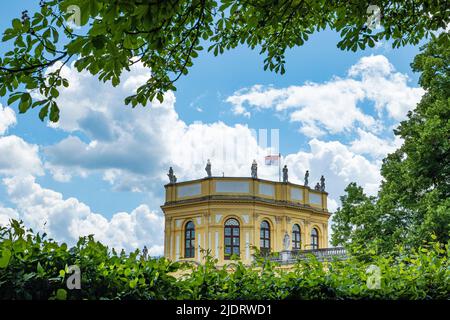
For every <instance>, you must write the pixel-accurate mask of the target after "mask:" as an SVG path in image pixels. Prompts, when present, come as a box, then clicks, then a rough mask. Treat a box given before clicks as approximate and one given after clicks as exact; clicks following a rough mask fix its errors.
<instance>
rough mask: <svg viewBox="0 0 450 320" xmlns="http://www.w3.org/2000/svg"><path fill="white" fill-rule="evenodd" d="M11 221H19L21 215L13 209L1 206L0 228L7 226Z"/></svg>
mask: <svg viewBox="0 0 450 320" xmlns="http://www.w3.org/2000/svg"><path fill="white" fill-rule="evenodd" d="M11 219H16V220H17V219H19V213H18V212H17V211H16V210H14V209H12V208H5V207H2V206H0V226H6V225H8V224H9V221H10V220H11Z"/></svg>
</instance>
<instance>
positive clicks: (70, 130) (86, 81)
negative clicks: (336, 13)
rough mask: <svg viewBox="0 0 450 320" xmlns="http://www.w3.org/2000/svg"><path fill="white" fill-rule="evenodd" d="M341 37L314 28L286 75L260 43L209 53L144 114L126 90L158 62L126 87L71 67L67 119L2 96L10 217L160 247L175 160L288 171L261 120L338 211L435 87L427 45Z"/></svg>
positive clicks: (23, 5) (235, 170) (230, 169)
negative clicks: (416, 63) (421, 65)
mask: <svg viewBox="0 0 450 320" xmlns="http://www.w3.org/2000/svg"><path fill="white" fill-rule="evenodd" d="M36 2H38V1H36ZM24 9H28V10H29V11H30V12H32V11H33V8H32V7H30V1H27V0H22V1H14V2H9V3H8V4H4V5H3V7H2V13H1V20H0V30H2V31H3V30H5V29H6V28H7V27H8V26H9V24H10V21H11V19H12V18H14V17H18V16H20V14H21V11H22V10H24ZM338 41H339V37H338V34H336V33H334V32H332V31H323V32H320V33H316V34H314V35H312V36H311V37H310V39H309V41H308V42H307V43H306V44H305V45H303V46H302V47H300V48H295V49H292V50H289V51H288V52H287V56H286V61H287V64H286V73H285V74H284V75H282V76H281V75H279V74H275V73H272V72H269V71H263V59H264V57H263V56H260V55H259V54H258V51H256V50H255V51H252V50H250V49H248V48H245V47H239V48H237V49H235V50H233V51H230V52H225V53H224V54H223V55H221V56H218V57H214V56H213V55H212V53H207V52H203V53H201V54H200V55H199V57H198V58H197V59H196V60H195V63H194V66H193V67H192V68H191V70H190V72H189V74H188V75H187V76H185V77H182V78H181V79H180V80H179V81H178V82H177V83H176V86H177V91H176V92H174V93H168V94H167V95H166V100H165V101H164V103H163V104H162V105H160V104H158V103H156V104H153V105H152V106H151V107H148V108H138V109H135V110H132V109H131V108H130V107H127V106H124V104H123V99H124V98H125V97H126V96H127V95H129V94H132V92H133V90H134V89H135V88H136V83H138V82H139V80H140V79H142V77H145V76H146V75H148V70H145V69H144V68H142V67H140V66H138V67H137V68H135V69H133V71H132V72H131V73H130V74H126V75H124V76H123V78H122V83H121V85H120V86H119V88H115V89H114V88H112V87H111V86H109V85H102V84H100V83H98V81H97V80H96V79H95V78H93V77H92V76H89V75H87V74H84V75H80V74H78V73H77V72H75V71H74V70H73V69H71V68H70V66H69V67H68V68H67V69H66V75H67V76H68V78H69V80H71V87H69V90H67V92H62V94H61V99H60V107H61V123H60V124H59V127H57V128H54V127H51V126H49V125H48V124H47V123H42V122H41V121H40V120H39V119H38V117H37V114H36V112H28V113H27V114H25V115H22V114H18V113H17V110H16V107H15V106H14V107H11V108H12V110H13V111H14V112H13V115H11V112H12V110H11V109H9V108H8V107H7V103H6V101H7V98H5V97H4V98H1V99H0V103H1V105H2V107H1V109H0V151H1V152H2V154H0V178H2V179H3V180H2V183H0V223H2V221H6V219H7V218H8V217H12V216H13V217H19V218H21V219H24V221H25V222H26V223H28V224H29V225H31V226H33V227H34V228H35V229H38V230H39V229H45V230H46V231H47V232H49V233H50V234H51V235H52V236H54V237H55V238H58V239H61V240H63V241H68V242H71V241H73V240H74V239H75V238H76V236H78V235H80V234H87V233H96V235H98V238H99V239H100V240H104V241H105V242H107V243H108V244H110V245H112V246H117V247H125V248H126V249H132V248H135V247H142V246H143V245H144V244H146V245H147V246H148V247H151V248H152V249H151V253H154V254H159V253H161V249H162V246H161V245H162V221H163V220H162V213H161V210H160V209H159V206H160V205H161V204H162V203H161V202H162V199H163V190H164V188H163V185H164V184H165V183H166V177H165V172H166V170H167V168H168V166H169V165H173V166H174V168H175V171H176V172H175V173H176V174H177V175H178V177H179V180H186V179H191V178H200V177H203V176H204V170H203V168H204V160H205V159H206V158H211V161H212V163H213V173H214V174H217V175H221V174H222V172H225V175H231V176H234V175H250V169H249V168H250V164H251V160H252V159H253V158H256V159H258V162H259V163H260V172H261V176H262V177H265V178H268V179H277V173H276V169H275V168H270V167H269V168H266V167H264V165H263V163H262V159H263V155H264V154H265V153H267V152H268V151H267V150H264V149H262V148H260V147H258V146H257V145H256V146H255V141H253V140H252V135H251V132H250V129H256V130H258V129H268V130H269V131H270V129H278V130H279V137H280V152H281V154H282V155H283V163H285V164H287V165H288V167H289V169H290V177H291V180H292V181H294V182H301V181H302V179H303V174H304V171H305V170H306V169H309V170H310V172H311V181H312V183H315V181H316V180H317V179H318V177H320V175H321V174H325V177H326V178H327V190H328V191H329V192H330V196H329V197H330V209H335V208H336V207H337V206H338V205H339V201H338V199H339V196H340V195H342V194H343V189H344V188H345V186H346V185H347V184H348V183H349V182H350V181H356V182H358V183H360V184H361V185H363V186H364V187H365V189H366V190H367V191H368V192H369V193H372V194H374V193H375V192H376V190H377V186H378V184H379V181H380V179H381V177H380V176H379V173H378V169H379V166H380V163H381V159H382V158H383V157H384V156H385V155H386V153H387V152H390V151H392V150H394V149H395V148H396V147H397V146H399V144H400V143H401V141H400V140H398V139H395V138H394V136H393V134H392V128H393V126H395V125H396V124H398V122H399V121H401V120H402V119H404V117H405V115H406V112H407V111H408V110H410V109H412V108H413V107H414V105H415V103H417V101H418V100H419V99H420V96H421V95H422V94H423V91H422V90H421V89H420V88H418V85H417V79H418V75H417V74H414V73H412V71H411V69H410V63H411V61H412V59H413V57H414V56H415V55H416V54H417V53H418V51H419V47H418V46H408V47H404V48H400V49H391V48H390V46H389V44H386V43H379V44H378V45H377V47H376V48H374V49H368V50H365V51H358V52H356V53H353V52H347V51H341V50H339V49H337V48H336V44H337V42H338ZM7 49H8V48H7V47H2V48H0V54H3V53H4V52H5V51H6V50H7ZM76 83H78V85H75V84H76ZM2 117H3V119H2ZM7 117H9V118H7ZM11 117H13V118H14V120H11ZM7 119H10V120H9V122H8V121H7ZM2 123H3V133H2ZM217 139H225V140H227V141H233V143H235V144H236V146H237V148H238V149H239V148H240V147H241V144H245V145H246V146H249V145H250V146H252V147H251V148H250V150H253V152H254V153H253V154H245V155H243V154H241V153H239V152H238V154H236V155H233V156H235V157H237V158H236V159H235V161H233V163H230V160H226V159H223V156H221V155H220V154H218V153H217V150H215V145H216V141H217ZM2 140H3V141H2ZM2 148H3V149H2ZM252 148H253V149H252ZM183 152H184V153H183ZM16 157H17V158H16ZM19 158H20V159H19ZM2 166H3V167H2ZM2 217H3V218H2ZM2 219H3V220H2ZM44 221H45V222H47V223H46V224H45V226H44ZM144 227H145V228H144Z"/></svg>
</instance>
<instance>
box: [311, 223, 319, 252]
mask: <svg viewBox="0 0 450 320" xmlns="http://www.w3.org/2000/svg"><path fill="white" fill-rule="evenodd" d="M311 249H313V250H315V249H319V233H318V232H317V229H316V228H313V229H312V230H311Z"/></svg>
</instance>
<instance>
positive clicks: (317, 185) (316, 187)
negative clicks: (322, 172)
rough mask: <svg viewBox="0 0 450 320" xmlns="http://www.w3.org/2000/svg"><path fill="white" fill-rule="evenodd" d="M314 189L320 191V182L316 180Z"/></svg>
mask: <svg viewBox="0 0 450 320" xmlns="http://www.w3.org/2000/svg"><path fill="white" fill-rule="evenodd" d="M314 190H317V191H320V184H319V183H318V182H317V183H316V186H315V187H314Z"/></svg>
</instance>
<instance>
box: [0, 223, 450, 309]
mask: <svg viewBox="0 0 450 320" xmlns="http://www.w3.org/2000/svg"><path fill="white" fill-rule="evenodd" d="M449 252H450V250H449V245H448V244H446V245H443V244H440V243H430V244H424V246H423V247H421V248H418V249H410V250H404V249H401V248H400V249H399V251H398V252H396V253H395V254H391V255H387V256H386V255H385V256H377V255H372V256H371V258H370V259H368V260H367V259H366V260H364V261H362V260H360V259H357V258H355V257H349V259H348V260H345V261H330V262H320V261H318V260H317V259H315V258H314V257H313V256H311V257H310V258H309V259H307V260H303V261H299V262H298V263H296V264H295V265H292V266H291V267H290V268H282V267H280V265H278V264H276V263H274V262H270V261H267V260H264V259H262V258H256V259H255V262H254V265H253V266H245V265H243V264H242V263H241V262H239V261H233V262H232V263H231V264H230V265H228V267H225V266H224V267H217V266H216V260H215V259H214V258H212V257H211V256H210V255H209V254H208V253H207V252H204V263H202V264H201V265H198V266H196V265H192V264H191V265H190V264H186V263H180V262H172V261H169V260H167V259H165V258H144V257H143V256H142V254H141V253H140V252H139V251H138V250H136V251H135V252H132V253H130V254H125V253H124V252H122V253H117V252H116V251H115V250H114V249H112V250H111V249H109V248H108V247H106V246H105V245H103V244H101V243H100V242H98V241H95V239H94V238H93V236H88V237H82V238H80V239H79V241H78V242H77V243H76V245H74V246H73V247H70V248H69V247H68V246H67V245H66V244H65V243H58V242H56V241H54V240H52V239H47V237H46V235H45V234H43V235H40V234H35V233H33V231H32V230H26V229H25V228H24V227H23V224H22V223H21V222H18V221H15V220H12V221H11V224H10V225H9V226H8V227H0V299H3V300H11V299H13V300H16V299H27V300H28V299H37V300H39V299H45V300H47V299H70V300H78V299H89V300H98V299H102V300H103V299H106V300H109V299H113V300H120V299H144V300H145V299H333V300H334V299H449V293H450V269H449V265H448V257H449ZM369 254H370V252H369ZM71 265H77V266H79V268H80V271H81V289H72V290H70V289H68V286H67V282H70V281H68V280H71V278H70V277H71V275H72V273H70V272H69V266H71ZM370 266H376V267H377V268H379V271H380V276H381V277H380V279H381V281H380V285H379V287H378V288H373V287H371V286H370V285H369V286H368V283H367V278H368V277H369V276H370V272H367V270H368V268H369V267H370Z"/></svg>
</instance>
